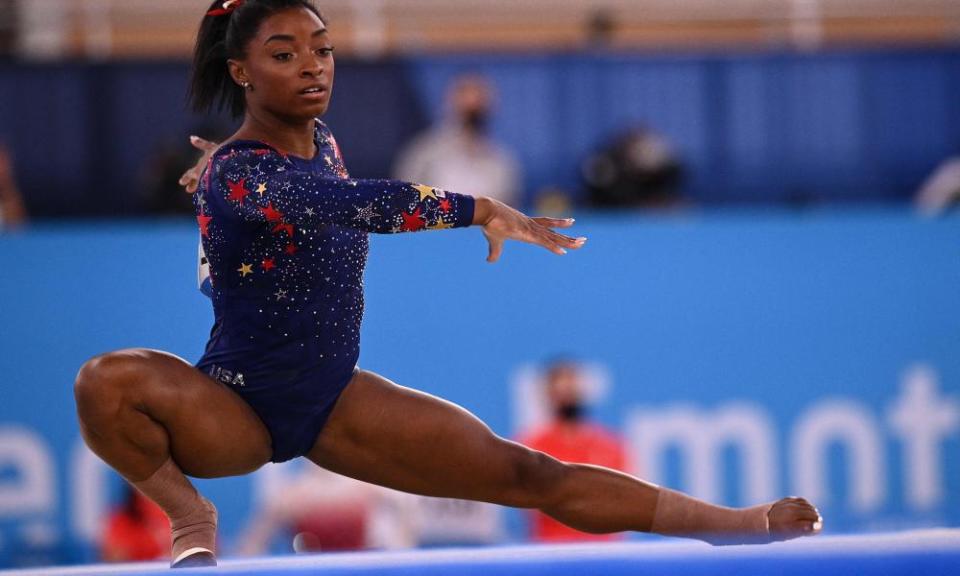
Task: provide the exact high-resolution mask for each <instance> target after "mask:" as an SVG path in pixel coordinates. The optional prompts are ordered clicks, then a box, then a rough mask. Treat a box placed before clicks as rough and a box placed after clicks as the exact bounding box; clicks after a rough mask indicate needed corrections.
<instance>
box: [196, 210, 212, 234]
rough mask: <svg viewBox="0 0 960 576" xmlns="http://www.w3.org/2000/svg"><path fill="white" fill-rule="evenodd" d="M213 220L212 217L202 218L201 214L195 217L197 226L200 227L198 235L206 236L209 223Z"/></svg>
mask: <svg viewBox="0 0 960 576" xmlns="http://www.w3.org/2000/svg"><path fill="white" fill-rule="evenodd" d="M211 220H213V216H204V215H203V214H201V215H199V216H197V224H199V225H200V235H201V236H206V235H207V232H208V230H207V226H209V225H210V221H211Z"/></svg>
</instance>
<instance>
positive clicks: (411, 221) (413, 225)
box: [400, 208, 425, 232]
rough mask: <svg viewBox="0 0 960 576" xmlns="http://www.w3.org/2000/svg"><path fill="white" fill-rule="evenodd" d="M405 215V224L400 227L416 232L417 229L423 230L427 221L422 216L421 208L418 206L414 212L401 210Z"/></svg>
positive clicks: (406, 230) (402, 214)
mask: <svg viewBox="0 0 960 576" xmlns="http://www.w3.org/2000/svg"><path fill="white" fill-rule="evenodd" d="M400 215H401V216H403V225H402V226H400V229H401V230H403V231H405V232H416V231H417V230H422V229H423V227H424V225H425V223H424V221H423V217H421V216H420V209H419V208H417V209H416V211H414V213H413V214H409V213H407V212H401V213H400Z"/></svg>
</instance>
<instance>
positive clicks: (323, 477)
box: [240, 465, 419, 556]
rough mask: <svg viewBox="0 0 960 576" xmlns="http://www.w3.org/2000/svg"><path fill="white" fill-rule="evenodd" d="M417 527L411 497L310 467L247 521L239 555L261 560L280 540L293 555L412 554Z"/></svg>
mask: <svg viewBox="0 0 960 576" xmlns="http://www.w3.org/2000/svg"><path fill="white" fill-rule="evenodd" d="M418 526H419V518H418V516H417V513H416V505H415V503H414V497H413V496H410V495H408V494H402V493H400V492H395V491H393V490H388V489H386V488H381V487H379V486H374V485H373V484H367V483H365V482H360V481H358V480H353V479H351V478H347V477H345V476H340V475H339V474H334V473H333V472H329V471H327V470H324V469H323V468H320V467H319V466H314V465H309V467H308V468H306V469H305V470H304V471H303V472H302V473H301V474H299V475H298V476H297V477H296V478H294V479H293V480H292V481H291V482H290V483H289V484H287V485H286V486H284V489H283V490H278V491H277V492H275V493H273V494H271V495H270V498H269V499H268V500H267V501H266V502H265V503H264V505H263V507H262V508H261V509H260V510H259V511H257V512H256V513H255V514H254V515H253V516H252V517H251V519H250V522H249V524H248V525H247V529H246V532H245V534H244V535H243V536H242V537H241V542H240V553H241V554H243V555H247V556H256V555H262V554H265V553H267V552H269V551H270V548H271V543H272V542H273V540H274V539H275V538H276V537H278V536H281V535H282V536H286V537H287V538H289V540H288V541H289V542H292V543H293V548H294V550H295V551H297V552H319V551H331V550H360V549H365V548H381V549H395V548H411V547H414V546H416V544H417V530H418ZM288 550H289V549H288Z"/></svg>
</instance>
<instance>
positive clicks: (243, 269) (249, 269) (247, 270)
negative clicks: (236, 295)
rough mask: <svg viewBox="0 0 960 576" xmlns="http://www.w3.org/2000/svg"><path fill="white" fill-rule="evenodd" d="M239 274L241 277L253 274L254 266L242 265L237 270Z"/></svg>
mask: <svg viewBox="0 0 960 576" xmlns="http://www.w3.org/2000/svg"><path fill="white" fill-rule="evenodd" d="M237 272H239V273H240V276H243V277H245V276H246V275H247V274H253V264H243V263H241V264H240V267H239V268H237Z"/></svg>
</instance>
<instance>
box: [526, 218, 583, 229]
mask: <svg viewBox="0 0 960 576" xmlns="http://www.w3.org/2000/svg"><path fill="white" fill-rule="evenodd" d="M531 220H533V221H534V222H536V223H537V224H539V225H541V226H544V227H546V228H569V227H571V226H573V223H574V219H573V218H545V217H543V216H537V217H535V218H531Z"/></svg>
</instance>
